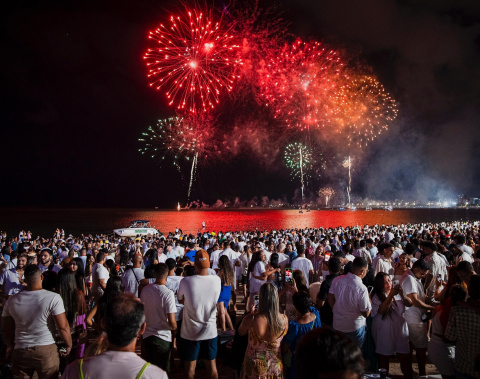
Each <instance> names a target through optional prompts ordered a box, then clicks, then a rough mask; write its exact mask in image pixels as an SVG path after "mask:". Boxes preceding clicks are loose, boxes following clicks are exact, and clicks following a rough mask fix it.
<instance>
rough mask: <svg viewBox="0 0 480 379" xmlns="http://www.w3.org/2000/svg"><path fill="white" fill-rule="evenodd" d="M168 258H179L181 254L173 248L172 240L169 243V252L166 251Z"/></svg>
mask: <svg viewBox="0 0 480 379" xmlns="http://www.w3.org/2000/svg"><path fill="white" fill-rule="evenodd" d="M166 256H167V259H168V258H172V259H177V258H178V257H180V254H179V253H178V251H177V250H176V249H174V248H173V244H172V243H171V242H169V243H167V252H166Z"/></svg>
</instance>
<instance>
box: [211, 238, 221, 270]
mask: <svg viewBox="0 0 480 379" xmlns="http://www.w3.org/2000/svg"><path fill="white" fill-rule="evenodd" d="M222 251H223V250H222V249H220V245H219V244H218V243H215V244H214V245H213V251H212V253H211V255H210V262H212V268H213V269H214V270H215V269H218V260H219V259H220V254H221V253H222Z"/></svg>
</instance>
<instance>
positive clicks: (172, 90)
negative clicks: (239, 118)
mask: <svg viewBox="0 0 480 379" xmlns="http://www.w3.org/2000/svg"><path fill="white" fill-rule="evenodd" d="M149 38H150V39H153V40H155V42H156V43H155V46H154V47H152V48H150V49H148V50H147V52H146V54H145V56H144V59H145V60H146V62H147V67H148V69H149V73H148V77H149V78H150V79H151V80H152V81H151V83H150V85H151V86H154V87H156V88H157V89H163V90H164V91H165V94H166V96H167V98H168V99H169V100H170V102H169V105H174V106H175V107H176V108H177V109H179V110H187V111H190V112H192V113H197V112H198V111H203V112H205V111H207V110H210V109H212V108H214V107H215V105H216V104H217V103H218V102H219V96H220V94H221V92H222V91H223V90H225V91H231V89H232V85H233V82H234V80H235V79H236V67H237V65H238V64H241V60H240V59H238V58H237V53H238V48H239V47H238V45H236V44H235V43H234V42H233V37H232V36H231V35H229V34H228V30H227V31H225V30H223V29H222V25H221V20H220V21H218V22H214V21H213V17H212V16H211V15H205V14H203V13H202V12H199V11H197V10H193V11H188V10H186V11H185V14H182V15H181V16H176V17H175V16H171V17H170V26H165V25H163V24H160V26H159V27H158V28H157V29H156V30H155V31H153V32H150V34H149Z"/></svg>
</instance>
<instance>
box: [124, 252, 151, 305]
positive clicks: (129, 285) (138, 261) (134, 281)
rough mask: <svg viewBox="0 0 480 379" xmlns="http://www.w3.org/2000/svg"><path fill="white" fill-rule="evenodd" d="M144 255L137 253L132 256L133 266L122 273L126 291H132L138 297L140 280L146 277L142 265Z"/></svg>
mask: <svg viewBox="0 0 480 379" xmlns="http://www.w3.org/2000/svg"><path fill="white" fill-rule="evenodd" d="M142 261H143V259H142V256H141V255H139V254H135V255H134V256H133V258H132V268H130V269H128V270H126V271H125V272H124V273H123V275H122V282H123V286H124V287H125V290H124V292H125V293H131V294H133V295H135V297H138V287H139V285H140V281H141V280H142V279H145V272H144V270H143V269H141V268H140V267H141V266H142Z"/></svg>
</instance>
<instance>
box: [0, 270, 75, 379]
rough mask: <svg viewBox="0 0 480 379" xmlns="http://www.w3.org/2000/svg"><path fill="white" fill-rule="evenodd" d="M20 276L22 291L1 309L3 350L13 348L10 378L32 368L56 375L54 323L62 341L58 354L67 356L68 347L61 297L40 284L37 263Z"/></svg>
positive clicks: (44, 374) (44, 375)
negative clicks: (22, 280)
mask: <svg viewBox="0 0 480 379" xmlns="http://www.w3.org/2000/svg"><path fill="white" fill-rule="evenodd" d="M24 276H25V283H26V289H25V291H22V292H20V293H18V294H16V295H15V296H11V297H10V298H9V299H8V301H7V302H6V303H5V307H4V309H3V313H2V332H3V336H4V339H3V341H4V343H5V344H6V346H7V354H8V353H9V352H10V351H12V349H13V354H12V358H13V363H12V374H13V377H14V378H29V377H32V376H33V373H34V372H35V371H36V372H37V374H38V377H39V378H57V377H58V370H59V366H60V361H59V357H58V351H57V345H56V344H55V339H54V336H53V334H52V330H54V328H55V326H54V325H55V324H56V326H57V329H58V331H59V333H60V336H61V338H62V339H63V341H64V342H65V345H66V352H65V353H62V355H63V356H67V355H68V354H69V353H70V350H71V349H72V337H71V334H70V326H69V325H68V321H67V317H66V316H65V308H64V305H63V301H62V298H61V297H60V295H58V294H56V293H54V292H50V291H47V290H44V289H43V288H42V279H43V278H42V273H41V272H40V270H39V268H38V266H37V265H34V264H32V265H29V266H27V267H26V268H25V272H24ZM53 322H54V323H55V324H53ZM52 327H53V329H52ZM13 333H15V335H14V334H13Z"/></svg>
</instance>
